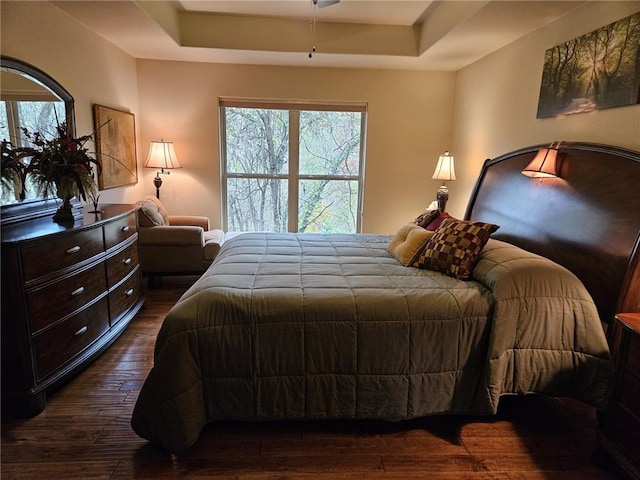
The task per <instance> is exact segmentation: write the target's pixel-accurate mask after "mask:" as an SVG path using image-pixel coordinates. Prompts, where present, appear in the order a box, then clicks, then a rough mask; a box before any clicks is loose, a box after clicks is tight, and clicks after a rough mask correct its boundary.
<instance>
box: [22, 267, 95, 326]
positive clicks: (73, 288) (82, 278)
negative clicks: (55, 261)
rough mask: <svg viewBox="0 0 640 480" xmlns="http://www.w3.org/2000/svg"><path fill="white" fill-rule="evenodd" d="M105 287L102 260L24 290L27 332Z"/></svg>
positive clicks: (52, 321) (69, 312)
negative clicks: (27, 317)
mask: <svg viewBox="0 0 640 480" xmlns="http://www.w3.org/2000/svg"><path fill="white" fill-rule="evenodd" d="M106 290H107V280H106V278H105V271H104V262H100V263H98V264H97V265H94V266H93V267H91V268H87V269H84V270H81V271H79V272H77V273H74V274H73V275H71V276H68V277H64V278H62V279H61V280H59V281H57V282H55V283H51V284H49V285H46V286H45V287H43V288H39V289H37V290H32V291H29V292H28V293H27V304H28V306H29V319H30V322H31V332H32V333H35V332H37V331H38V330H41V329H43V328H44V327H46V326H47V325H49V324H51V323H54V322H56V321H57V320H59V319H61V318H62V317H64V316H66V315H69V314H71V313H73V312H74V311H75V310H77V309H79V308H80V307H82V306H83V305H86V304H87V303H90V302H91V301H92V300H93V299H94V298H96V297H97V296H99V295H100V294H101V293H103V292H105V291H106Z"/></svg>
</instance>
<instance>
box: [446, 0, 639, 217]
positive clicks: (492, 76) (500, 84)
mask: <svg viewBox="0 0 640 480" xmlns="http://www.w3.org/2000/svg"><path fill="white" fill-rule="evenodd" d="M639 10H640V2H637V1H635V2H588V3H587V4H586V5H585V6H583V7H580V8H578V9H576V10H574V11H573V12H571V13H570V14H569V15H567V16H565V17H564V18H562V19H560V20H558V21H556V22H554V23H552V24H550V25H547V26H546V27H544V28H542V29H540V30H537V31H535V32H533V33H531V34H529V35H528V36H526V37H524V38H522V39H520V40H519V41H517V42H514V43H512V44H511V45H508V46H507V47H505V48H503V49H501V50H499V51H498V52H495V53H493V54H492V55H489V56H487V57H485V58H484V59H482V60H479V61H478V62H476V63H474V64H473V65H471V66H469V67H467V68H465V69H463V70H460V71H459V72H458V75H457V79H456V94H455V103H454V107H453V111H454V116H453V118H454V122H453V129H452V146H451V148H452V152H453V153H455V155H456V170H457V172H456V173H457V174H458V181H456V182H452V183H451V185H450V189H449V190H450V192H451V193H450V196H451V199H450V208H449V210H450V211H451V212H452V213H453V214H454V215H456V214H457V215H463V214H464V210H465V207H466V204H467V201H468V198H469V194H470V193H471V190H472V188H473V186H474V183H475V180H476V178H477V176H478V173H479V172H480V169H481V167H482V164H483V162H484V160H485V159H486V158H491V157H495V156H497V155H500V154H502V153H506V152H509V151H512V150H516V149H518V148H520V147H526V146H529V145H536V144H540V143H551V142H552V141H554V140H565V141H583V142H593V143H605V144H611V145H617V146H621V147H625V148H630V149H633V150H637V151H640V105H632V106H626V107H617V108H610V109H604V110H598V111H595V112H590V113H582V114H576V115H568V116H564V117H556V118H545V119H536V111H537V106H538V95H539V92H540V83H541V80H542V67H543V63H544V54H545V51H546V50H547V49H548V48H551V47H553V46H555V45H557V44H559V43H562V42H565V41H568V40H571V39H572V38H576V37H578V36H580V35H583V34H585V33H588V32H590V31H593V30H595V29H597V28H599V27H601V26H604V25H606V24H608V23H611V22H614V21H616V20H619V19H620V18H623V17H626V16H627V15H630V14H631V13H634V12H636V11H639Z"/></svg>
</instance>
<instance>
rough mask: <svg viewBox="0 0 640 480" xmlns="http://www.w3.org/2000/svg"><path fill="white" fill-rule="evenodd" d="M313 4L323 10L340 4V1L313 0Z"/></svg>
mask: <svg viewBox="0 0 640 480" xmlns="http://www.w3.org/2000/svg"><path fill="white" fill-rule="evenodd" d="M313 3H314V5H317V6H318V7H320V8H324V7H329V6H331V5H335V4H336V3H340V0H313Z"/></svg>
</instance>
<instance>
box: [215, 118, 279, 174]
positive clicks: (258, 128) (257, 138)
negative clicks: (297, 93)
mask: <svg viewBox="0 0 640 480" xmlns="http://www.w3.org/2000/svg"><path fill="white" fill-rule="evenodd" d="M225 114H226V132H225V133H226V136H227V172H229V173H262V174H286V173H287V172H288V170H289V112H287V111H286V110H266V109H255V108H226V109H225Z"/></svg>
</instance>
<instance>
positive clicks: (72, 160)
mask: <svg viewBox="0 0 640 480" xmlns="http://www.w3.org/2000/svg"><path fill="white" fill-rule="evenodd" d="M22 131H23V134H24V137H25V138H26V140H27V141H28V142H29V143H31V145H32V146H31V147H15V148H14V147H13V146H12V145H11V143H10V142H8V141H7V140H3V141H2V182H3V186H4V185H9V184H11V185H14V186H19V187H20V189H22V185H24V181H25V179H26V178H27V176H30V177H31V178H32V179H33V182H34V184H35V186H36V189H37V191H38V195H40V196H42V197H44V198H48V197H51V196H54V195H56V196H57V197H58V198H60V199H61V200H62V202H63V204H62V206H61V207H60V208H59V209H58V211H57V212H56V214H55V215H54V217H53V219H54V220H55V221H57V222H69V221H73V218H74V217H73V213H72V209H71V199H72V198H73V197H76V198H78V199H82V200H83V201H85V202H86V201H87V198H91V199H94V198H96V192H97V186H96V182H95V176H94V168H93V167H94V166H95V167H96V170H97V172H98V173H99V172H100V163H99V162H98V161H97V160H96V159H95V158H93V157H92V156H91V155H90V153H89V150H88V148H87V147H86V146H85V144H86V143H87V142H88V141H89V140H93V137H94V134H91V135H84V136H81V137H77V138H75V137H73V136H72V135H71V133H70V132H69V129H68V128H67V125H66V124H65V123H61V124H59V125H58V126H57V127H56V133H57V135H56V136H54V137H52V138H46V137H45V136H44V135H43V134H41V133H40V132H29V131H28V130H27V129H26V128H23V129H22ZM25 159H29V161H28V162H26V161H25ZM14 188H15V187H14ZM16 190H17V189H16Z"/></svg>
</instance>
